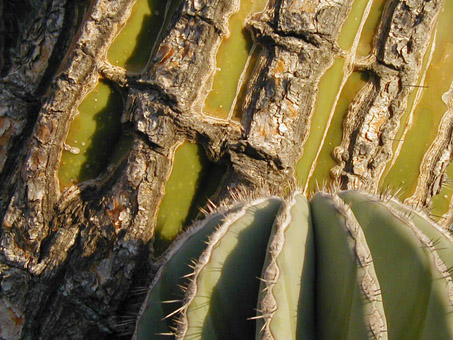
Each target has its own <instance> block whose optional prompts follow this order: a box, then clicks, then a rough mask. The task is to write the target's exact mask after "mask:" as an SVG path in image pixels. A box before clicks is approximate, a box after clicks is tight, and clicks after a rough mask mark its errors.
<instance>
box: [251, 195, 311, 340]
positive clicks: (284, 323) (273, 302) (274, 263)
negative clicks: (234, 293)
mask: <svg viewBox="0 0 453 340" xmlns="http://www.w3.org/2000/svg"><path fill="white" fill-rule="evenodd" d="M314 255H315V249H314V240H313V228H312V225H311V217H310V205H309V203H308V201H307V199H306V198H305V197H304V196H303V195H301V194H297V195H295V196H294V197H292V198H291V199H290V200H289V201H288V202H286V204H285V206H284V209H282V212H281V213H280V215H279V216H278V217H277V219H276V220H275V223H274V226H273V229H272V234H271V237H270V241H269V245H268V251H267V255H266V260H265V262H264V266H263V274H262V282H261V286H260V295H259V299H258V308H257V310H258V313H259V315H258V316H257V323H256V339H266V340H271V339H288V340H289V339H296V338H297V335H298V334H299V335H300V334H304V336H305V337H306V338H307V339H314V335H315V334H314V332H315V329H314V320H315V315H314V312H315V309H314V303H315V297H314V284H315V282H314V280H315V256H314ZM294 259H297V261H295V260H294Z"/></svg>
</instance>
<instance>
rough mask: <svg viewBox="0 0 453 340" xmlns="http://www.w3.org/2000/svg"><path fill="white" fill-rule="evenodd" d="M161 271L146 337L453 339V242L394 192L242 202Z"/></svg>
mask: <svg viewBox="0 0 453 340" xmlns="http://www.w3.org/2000/svg"><path fill="white" fill-rule="evenodd" d="M189 264H190V265H189ZM157 267H158V268H159V269H158V272H157V275H156V277H155V279H154V281H153V283H152V285H151V288H150V290H149V293H148V297H147V299H146V301H145V304H144V306H143V307H142V312H141V313H140V315H139V318H138V321H137V328H136V333H135V335H134V339H136V340H153V339H161V338H162V337H163V336H164V335H162V334H166V335H165V336H166V337H167V338H168V335H171V336H172V337H175V338H176V339H216V340H217V339H219V340H220V339H244V340H245V339H253V338H255V339H257V340H258V339H268V340H277V339H279V340H280V339H281V340H289V339H308V340H310V339H317V340H355V339H357V340H359V339H381V340H384V339H390V340H393V339H395V340H405V339H407V340H428V339H429V340H432V339H439V340H447V339H452V338H453V278H452V273H451V269H452V268H453V238H452V236H451V235H450V234H449V233H448V232H447V231H446V230H445V229H443V228H441V227H440V226H438V225H437V224H436V223H435V222H433V221H432V220H430V219H429V218H427V217H425V216H424V215H423V213H420V212H418V211H416V210H414V209H413V208H410V207H408V206H405V205H403V204H402V203H399V202H398V201H396V200H394V199H393V198H390V197H386V196H385V195H383V197H382V198H379V197H376V196H372V195H370V194H365V193H361V192H358V191H341V192H334V193H327V192H319V193H317V194H315V195H314V196H313V197H312V198H311V200H307V199H306V198H305V197H304V196H303V195H302V194H301V193H295V194H292V195H290V196H289V197H288V198H287V199H285V200H283V199H280V198H278V197H269V198H260V199H258V200H252V201H251V202H248V201H241V202H240V203H236V205H235V206H233V207H232V208H230V210H228V209H226V208H222V210H220V211H219V212H214V213H211V214H210V215H208V216H207V217H206V219H204V220H203V221H200V222H198V223H197V224H196V225H195V226H193V227H191V228H189V229H188V231H187V232H186V233H184V234H182V235H181V236H180V237H179V238H178V240H177V241H176V242H175V243H174V244H173V245H172V246H171V247H170V248H169V249H168V250H167V252H166V253H165V254H164V255H163V256H162V258H161V260H160V261H158V263H157ZM166 278H168V279H167V281H165V280H166ZM167 300H169V301H167ZM175 300H176V301H175ZM168 302H169V303H170V304H168ZM169 306H171V307H169ZM164 311H165V312H164ZM145 334H146V335H145Z"/></svg>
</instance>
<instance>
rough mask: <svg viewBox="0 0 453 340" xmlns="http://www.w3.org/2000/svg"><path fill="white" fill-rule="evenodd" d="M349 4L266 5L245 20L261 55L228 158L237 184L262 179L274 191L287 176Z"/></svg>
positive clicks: (299, 149)
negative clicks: (240, 129) (237, 137)
mask: <svg viewBox="0 0 453 340" xmlns="http://www.w3.org/2000/svg"><path fill="white" fill-rule="evenodd" d="M351 5H352V1H349V0H344V1H335V2H332V1H289V0H288V1H287V0H284V1H278V2H275V3H274V2H271V5H269V6H268V8H267V9H266V10H265V11H264V12H262V13H259V14H257V15H255V16H254V17H253V18H252V19H251V20H250V21H249V26H250V29H251V31H252V33H253V34H254V36H255V39H256V41H257V42H258V43H260V44H262V45H263V52H262V54H261V56H260V57H259V60H258V62H257V66H256V68H255V72H254V74H253V75H252V79H251V80H250V82H249V85H248V90H247V94H246V97H245V101H244V104H243V112H244V117H243V125H244V129H245V137H244V140H243V141H241V145H240V148H237V149H236V150H237V151H236V150H235V151H236V152H234V153H232V156H231V157H232V158H231V160H232V163H233V167H234V171H235V172H236V173H237V176H238V177H240V178H243V179H244V180H243V181H245V182H246V181H249V182H251V183H257V182H258V181H257V179H258V180H261V181H262V179H266V182H267V185H269V186H270V187H273V188H274V189H277V192H278V190H280V191H281V190H284V187H285V185H282V184H285V183H287V182H288V181H290V180H291V178H292V177H293V173H294V166H295V163H296V161H297V160H298V159H299V158H300V156H301V152H302V145H303V143H304V142H305V140H306V138H307V136H308V133H309V129H310V121H311V116H312V114H313V108H314V104H315V101H316V96H317V88H318V83H319V79H320V78H321V76H322V75H323V74H324V73H325V71H326V70H327V68H328V67H329V66H330V65H331V64H332V62H333V59H334V57H335V56H338V55H339V48H338V47H337V45H336V39H337V37H338V35H339V32H340V29H341V26H342V24H343V22H344V20H345V18H346V17H347V14H348V13H349V11H350V9H351ZM244 157H248V159H251V160H253V161H250V160H247V163H246V161H245V160H244ZM245 164H247V166H244V165H245ZM258 184H259V183H258Z"/></svg>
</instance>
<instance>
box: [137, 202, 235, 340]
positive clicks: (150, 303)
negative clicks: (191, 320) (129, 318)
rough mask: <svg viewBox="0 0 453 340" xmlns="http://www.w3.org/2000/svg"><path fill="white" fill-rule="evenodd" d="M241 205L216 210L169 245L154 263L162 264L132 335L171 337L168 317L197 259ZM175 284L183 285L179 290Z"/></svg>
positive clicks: (155, 337) (150, 337)
mask: <svg viewBox="0 0 453 340" xmlns="http://www.w3.org/2000/svg"><path fill="white" fill-rule="evenodd" d="M240 208H241V206H240V205H238V206H236V207H233V208H232V209H229V210H228V211H225V212H217V213H213V214H212V215H211V216H208V217H206V219H204V220H203V221H200V222H198V223H196V224H195V225H194V226H192V227H191V228H190V229H188V230H187V231H186V232H185V233H183V234H181V235H180V236H179V237H178V238H177V239H176V240H175V241H174V242H173V244H172V246H171V247H170V248H168V250H167V251H166V252H165V254H163V255H162V257H161V258H160V260H159V261H158V262H156V263H155V266H156V268H159V269H158V271H157V273H156V276H155V277H154V280H153V282H152V283H151V286H150V289H149V291H148V295H147V297H146V300H145V302H144V304H143V306H142V308H141V311H140V314H141V318H140V319H139V320H138V321H137V327H136V332H135V334H134V337H133V339H168V336H169V335H172V334H173V332H174V330H175V329H174V328H175V324H174V323H173V324H172V322H171V318H169V316H170V314H174V312H175V310H177V309H178V308H181V306H182V302H183V301H182V300H183V297H184V291H183V287H184V286H187V284H188V281H189V279H190V275H191V273H192V270H193V266H194V263H193V261H195V260H196V259H197V258H198V257H199V256H200V255H201V253H202V252H203V251H204V250H205V249H206V247H207V244H208V241H209V237H210V235H211V234H212V233H213V232H214V231H215V230H216V228H218V226H219V225H221V224H222V223H226V221H225V215H226V214H227V213H228V214H229V215H231V214H232V215H233V216H231V217H230V218H233V217H234V216H235V212H236V211H237V210H238V209H240ZM175 287H180V290H179V291H178V290H177V289H175Z"/></svg>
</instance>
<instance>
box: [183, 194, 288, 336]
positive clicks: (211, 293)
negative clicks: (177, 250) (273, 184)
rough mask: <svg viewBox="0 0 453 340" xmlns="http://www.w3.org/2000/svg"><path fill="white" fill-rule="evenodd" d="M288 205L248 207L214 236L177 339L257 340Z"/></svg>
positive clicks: (267, 202)
mask: <svg viewBox="0 0 453 340" xmlns="http://www.w3.org/2000/svg"><path fill="white" fill-rule="evenodd" d="M281 203H282V201H281V200H280V199H278V198H266V199H260V200H258V201H256V202H253V203H252V205H249V206H246V207H244V208H243V209H242V210H241V212H240V213H238V214H237V215H236V216H234V217H233V218H232V219H228V220H227V221H226V223H224V224H223V225H221V226H220V227H219V229H218V230H217V231H216V232H215V233H214V234H212V235H211V237H210V243H209V245H208V247H207V248H206V250H205V252H204V253H203V254H202V255H201V256H200V259H199V260H198V263H197V265H196V267H195V270H194V276H193V280H192V282H191V284H190V285H189V287H188V290H187V294H186V297H185V299H184V302H185V306H184V310H183V313H182V318H181V319H180V320H179V322H180V324H179V329H178V332H177V335H176V338H177V339H212V340H214V339H216V340H217V339H219V340H220V339H225V340H228V339H244V340H249V339H251V338H252V337H253V334H254V328H253V324H252V323H251V322H250V321H248V320H247V319H248V318H250V317H252V316H253V315H254V313H255V311H254V309H255V306H256V300H257V297H258V290H259V281H258V280H257V279H256V278H257V277H259V276H260V274H261V268H262V266H263V262H264V257H265V254H266V247H267V243H268V242H267V241H268V239H269V235H270V232H271V228H272V225H273V221H274V219H275V216H276V215H277V212H278V209H279V208H280V206H281Z"/></svg>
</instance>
